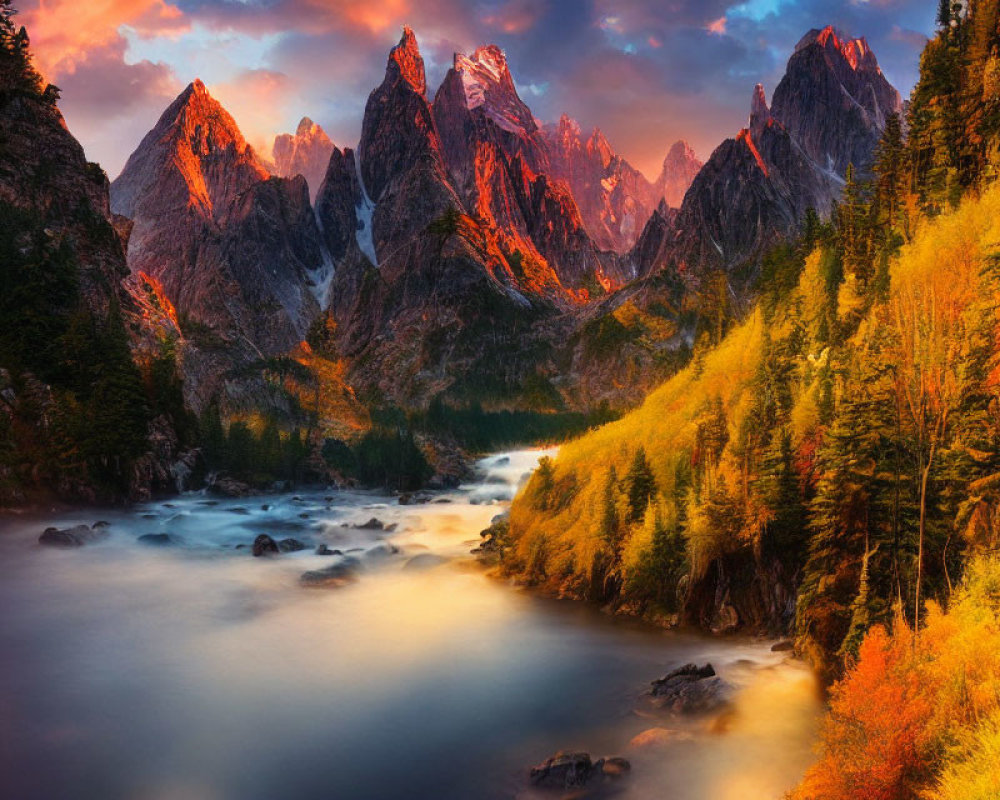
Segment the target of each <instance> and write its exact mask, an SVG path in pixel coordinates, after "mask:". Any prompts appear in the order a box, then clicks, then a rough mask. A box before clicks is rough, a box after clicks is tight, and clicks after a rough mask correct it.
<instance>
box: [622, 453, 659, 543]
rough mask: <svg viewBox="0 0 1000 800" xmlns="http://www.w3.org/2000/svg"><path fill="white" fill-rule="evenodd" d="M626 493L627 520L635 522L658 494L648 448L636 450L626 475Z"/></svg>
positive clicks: (631, 522) (641, 516)
mask: <svg viewBox="0 0 1000 800" xmlns="http://www.w3.org/2000/svg"><path fill="white" fill-rule="evenodd" d="M625 493H626V495H627V496H628V518H627V522H629V523H630V524H633V523H635V522H638V521H639V520H641V519H642V518H643V516H644V515H645V513H646V507H647V506H648V505H649V502H650V500H652V498H653V495H655V494H656V478H655V477H654V476H653V470H652V468H651V467H650V466H649V461H648V460H647V458H646V450H645V448H643V447H641V446H640V447H639V448H638V449H637V450H636V451H635V455H634V456H633V457H632V463H631V465H630V466H629V470H628V473H626V475H625Z"/></svg>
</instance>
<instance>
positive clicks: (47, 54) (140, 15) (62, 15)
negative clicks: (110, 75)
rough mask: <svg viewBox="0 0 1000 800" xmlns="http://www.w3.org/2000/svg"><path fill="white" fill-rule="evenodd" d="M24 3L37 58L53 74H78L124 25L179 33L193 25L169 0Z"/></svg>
mask: <svg viewBox="0 0 1000 800" xmlns="http://www.w3.org/2000/svg"><path fill="white" fill-rule="evenodd" d="M21 6H22V8H21V15H20V21H21V22H22V24H24V25H26V26H27V27H28V31H29V33H30V35H31V42H32V49H33V50H34V53H35V62H36V64H37V66H38V68H39V70H40V71H41V72H42V73H43V74H45V75H48V76H50V77H51V78H53V79H57V78H59V77H60V76H62V75H66V74H72V73H73V72H74V70H75V69H76V67H77V65H78V64H79V63H81V62H82V61H84V60H86V58H87V54H88V53H89V52H90V51H93V50H99V49H101V48H103V47H107V46H109V45H110V44H112V43H114V42H116V41H117V40H118V39H119V38H120V33H119V29H120V28H121V27H122V26H128V27H130V28H132V29H134V30H135V31H136V32H138V34H139V35H140V36H143V37H152V36H163V35H178V34H181V33H183V32H185V31H186V30H188V29H189V27H190V26H189V23H188V20H187V19H185V17H184V14H183V12H182V11H181V10H180V9H179V8H177V6H175V5H173V4H172V3H170V2H168V0H83V1H82V2H81V0H44V2H43V1H42V0H28V1H27V2H23V3H22V4H21Z"/></svg>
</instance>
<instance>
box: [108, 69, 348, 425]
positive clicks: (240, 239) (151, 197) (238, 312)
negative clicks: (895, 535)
mask: <svg viewBox="0 0 1000 800" xmlns="http://www.w3.org/2000/svg"><path fill="white" fill-rule="evenodd" d="M111 193H112V207H113V209H114V211H115V213H117V214H120V215H122V216H124V217H127V218H129V219H130V220H131V221H132V223H133V224H132V228H131V233H130V236H129V239H128V264H129V268H130V269H131V271H132V273H133V274H143V275H146V276H149V277H150V278H152V279H153V280H155V281H156V282H157V283H158V285H159V286H161V287H162V290H163V293H164V294H165V296H166V297H167V298H168V299H169V300H170V302H171V304H172V305H173V307H174V308H176V312H177V315H178V318H179V319H180V320H182V325H181V327H182V328H186V330H184V333H185V335H186V336H187V337H188V338H189V339H190V340H191V342H190V343H191V345H192V346H191V352H189V353H188V354H187V357H186V358H185V369H186V376H187V378H188V381H187V384H186V389H187V394H188V400H189V401H190V402H191V404H192V405H193V406H194V407H195V408H196V409H200V408H202V407H204V405H206V404H207V402H208V401H209V400H210V399H211V398H212V397H213V396H215V394H216V393H217V391H218V389H219V388H220V384H221V380H220V379H221V378H222V377H223V375H224V373H225V372H226V371H227V369H231V368H232V367H233V366H234V365H239V364H247V363H250V362H253V361H256V360H259V359H261V358H266V357H268V356H275V355H280V354H284V353H286V352H288V351H289V350H290V349H291V348H292V347H293V346H294V345H296V344H297V343H298V342H300V341H301V340H302V339H303V337H304V335H305V333H306V330H307V328H308V326H309V324H310V323H311V321H312V320H313V319H314V318H315V317H316V316H317V315H318V313H319V305H318V302H317V297H320V298H322V297H324V296H325V293H326V289H327V284H328V282H329V277H330V274H329V272H330V270H329V265H328V264H327V263H326V261H325V259H324V256H323V251H322V246H321V238H320V235H319V231H318V228H317V226H316V221H315V217H314V215H313V213H312V208H311V206H310V203H309V196H308V190H307V187H306V181H305V180H304V179H303V178H301V177H296V178H291V179H284V178H271V177H270V176H269V175H268V173H267V171H266V170H265V168H264V166H263V165H262V163H261V162H260V160H259V159H258V157H257V155H256V153H255V152H254V151H253V148H251V147H250V146H249V145H248V144H247V143H246V140H245V139H244V138H243V135H242V134H241V133H240V130H239V128H238V127H237V125H236V123H235V121H234V120H233V118H232V117H231V116H230V115H229V114H228V113H227V112H226V110H225V109H224V108H223V107H222V106H221V105H220V104H219V103H218V102H217V101H216V100H214V99H213V98H212V97H211V96H210V95H209V93H208V91H207V90H206V89H205V86H204V85H203V84H202V83H201V81H195V82H194V83H192V84H191V85H190V86H188V87H187V88H186V89H185V90H184V91H183V92H182V93H181V95H180V96H179V97H178V98H177V99H176V100H175V101H174V102H173V103H172V104H171V105H170V107H169V108H167V110H166V111H165V112H164V113H163V115H162V116H161V117H160V120H159V121H158V122H157V124H156V126H155V127H154V128H153V129H152V130H151V131H150V132H149V133H148V134H147V135H146V137H145V138H144V139H143V141H142V143H141V144H140V145H139V147H138V149H137V150H136V151H135V152H134V153H133V154H132V155H131V156H130V157H129V160H128V162H127V163H126V165H125V168H124V170H123V171H122V173H121V175H119V176H118V178H117V179H116V180H115V181H114V183H113V184H112V187H111Z"/></svg>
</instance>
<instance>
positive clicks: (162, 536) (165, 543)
mask: <svg viewBox="0 0 1000 800" xmlns="http://www.w3.org/2000/svg"><path fill="white" fill-rule="evenodd" d="M136 541H137V542H139V544H144V545H147V546H148V547H172V546H174V545H177V544H180V541H179V540H178V539H177V538H175V537H173V536H171V535H170V534H169V533H144V534H143V535H142V536H140V537H139V538H138V539H137V540H136Z"/></svg>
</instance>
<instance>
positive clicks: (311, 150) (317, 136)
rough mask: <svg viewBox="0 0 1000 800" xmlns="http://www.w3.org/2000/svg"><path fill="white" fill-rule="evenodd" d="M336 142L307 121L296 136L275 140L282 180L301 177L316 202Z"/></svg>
mask: <svg viewBox="0 0 1000 800" xmlns="http://www.w3.org/2000/svg"><path fill="white" fill-rule="evenodd" d="M333 150H334V146H333V142H332V141H330V137H329V136H327V135H326V131H324V130H323V129H322V128H321V127H320V126H319V125H317V124H316V123H315V122H313V121H312V120H311V119H309V117H303V118H302V120H301V121H300V122H299V126H298V128H296V130H295V133H294V134H291V133H283V134H281V135H279V136H276V137H275V138H274V146H273V147H272V150H271V156H272V158H273V159H274V172H275V174H276V175H278V176H280V177H282V178H294V177H295V176H296V175H301V176H302V177H303V178H305V179H306V182H307V183H308V184H309V196H310V198H311V199H312V200H313V201H314V202H315V200H316V196H317V195H318V194H319V187H320V184H321V183H322V182H323V177H324V176H325V175H326V167H327V164H329V163H330V155H331V154H332V153H333Z"/></svg>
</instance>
